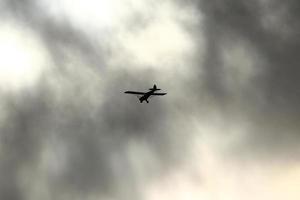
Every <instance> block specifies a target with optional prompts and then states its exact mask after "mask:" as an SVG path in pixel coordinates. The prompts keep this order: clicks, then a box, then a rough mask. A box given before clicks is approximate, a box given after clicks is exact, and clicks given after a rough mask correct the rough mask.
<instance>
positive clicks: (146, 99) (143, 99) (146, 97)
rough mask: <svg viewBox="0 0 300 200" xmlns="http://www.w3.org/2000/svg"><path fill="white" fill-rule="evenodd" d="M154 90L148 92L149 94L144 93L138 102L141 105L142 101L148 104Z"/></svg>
mask: <svg viewBox="0 0 300 200" xmlns="http://www.w3.org/2000/svg"><path fill="white" fill-rule="evenodd" d="M155 91H156V90H150V91H149V92H146V93H145V94H144V95H143V96H141V97H140V98H139V100H140V102H141V103H143V101H146V102H147V103H149V101H148V98H149V97H150V96H151V95H152V94H153V93H154V92H155Z"/></svg>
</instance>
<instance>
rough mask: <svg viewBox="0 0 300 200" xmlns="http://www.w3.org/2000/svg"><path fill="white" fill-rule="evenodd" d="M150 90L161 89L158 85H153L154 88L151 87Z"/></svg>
mask: <svg viewBox="0 0 300 200" xmlns="http://www.w3.org/2000/svg"><path fill="white" fill-rule="evenodd" d="M149 90H160V89H159V88H157V87H156V85H155V84H154V85H153V88H149Z"/></svg>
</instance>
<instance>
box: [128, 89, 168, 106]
mask: <svg viewBox="0 0 300 200" xmlns="http://www.w3.org/2000/svg"><path fill="white" fill-rule="evenodd" d="M157 90H160V89H158V88H157V87H156V85H155V84H154V85H153V88H149V91H148V92H135V91H126V92H124V93H126V94H137V95H142V96H141V97H139V96H138V98H139V100H140V102H141V103H143V101H146V102H147V103H149V101H148V98H149V97H150V96H162V95H166V94H167V93H155V91H157Z"/></svg>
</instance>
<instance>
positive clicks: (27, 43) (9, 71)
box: [0, 24, 46, 91]
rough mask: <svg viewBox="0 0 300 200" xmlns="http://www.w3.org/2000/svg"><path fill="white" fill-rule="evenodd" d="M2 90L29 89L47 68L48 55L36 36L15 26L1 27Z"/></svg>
mask: <svg viewBox="0 0 300 200" xmlns="http://www.w3.org/2000/svg"><path fill="white" fill-rule="evenodd" d="M0 54H1V59H0V71H1V73H0V89H1V90H5V91H7V90H15V89H21V88H24V87H28V86H30V85H32V84H34V82H35V81H36V80H37V79H38V78H39V76H40V75H41V73H42V71H43V68H44V67H45V61H46V53H45V50H44V49H43V47H42V46H41V44H40V43H39V41H38V40H36V39H35V38H34V34H33V33H31V32H30V31H28V30H26V29H23V27H19V26H16V25H15V24H5V25H2V26H0Z"/></svg>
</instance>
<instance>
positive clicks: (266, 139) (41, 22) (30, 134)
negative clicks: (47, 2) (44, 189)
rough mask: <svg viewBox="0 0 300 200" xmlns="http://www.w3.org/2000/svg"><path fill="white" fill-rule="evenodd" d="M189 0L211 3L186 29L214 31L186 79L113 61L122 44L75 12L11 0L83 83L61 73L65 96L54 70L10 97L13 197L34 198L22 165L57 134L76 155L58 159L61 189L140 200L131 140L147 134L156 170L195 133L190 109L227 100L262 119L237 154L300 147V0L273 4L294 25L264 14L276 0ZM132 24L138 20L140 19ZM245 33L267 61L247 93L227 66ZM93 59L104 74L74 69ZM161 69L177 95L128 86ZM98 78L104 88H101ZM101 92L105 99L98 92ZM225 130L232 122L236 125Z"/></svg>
mask: <svg viewBox="0 0 300 200" xmlns="http://www.w3.org/2000/svg"><path fill="white" fill-rule="evenodd" d="M189 4H190V5H193V4H194V5H195V6H198V7H199V10H200V11H201V12H202V13H203V16H204V20H203V27H201V31H199V32H197V31H198V30H197V28H199V27H193V28H191V27H186V28H189V29H188V30H189V31H190V32H192V33H191V35H193V36H195V35H196V34H197V33H199V37H200V32H201V33H202V32H203V33H204V39H205V41H206V42H205V43H206V49H205V53H204V62H203V63H202V62H200V61H199V63H198V62H196V63H195V66H196V67H195V68H193V69H192V74H199V76H198V77H197V78H196V79H191V80H188V81H186V82H180V81H178V79H176V78H175V77H174V79H173V80H172V81H166V80H163V77H164V75H161V74H160V73H159V72H158V71H157V70H144V69H140V70H137V69H135V68H133V69H134V70H129V67H128V69H124V68H122V69H120V70H111V71H110V70H109V69H107V68H105V67H102V66H105V64H106V63H107V61H108V59H110V58H111V57H113V56H114V54H118V53H119V52H115V51H113V50H112V49H110V48H109V47H107V46H105V45H101V44H97V43H95V41H94V38H91V37H90V36H88V35H87V34H85V33H84V32H83V31H82V30H79V29H78V27H77V26H76V25H75V24H72V23H71V22H70V21H68V19H64V20H62V21H59V22H58V21H55V20H53V18H51V17H50V16H48V15H47V14H46V13H44V12H43V9H44V8H42V7H41V5H40V4H38V3H37V1H33V0H27V1H16V0H15V1H12V0H7V1H4V3H3V4H2V5H1V6H3V7H2V10H5V11H6V12H5V13H4V14H2V16H3V17H5V18H6V19H10V18H14V20H17V21H18V22H20V23H21V24H23V25H24V26H26V27H28V28H30V29H32V30H33V31H35V33H37V34H38V35H39V37H40V38H41V39H42V41H43V43H44V45H45V46H46V47H47V50H48V51H49V52H50V54H51V56H52V59H53V62H54V65H55V66H54V68H55V69H54V70H53V71H54V73H56V74H59V76H61V77H63V78H64V79H65V80H67V81H66V82H67V83H68V84H70V83H71V84H70V85H71V86H70V87H68V86H67V85H68V84H64V83H65V82H62V84H60V83H59V84H58V85H59V88H60V89H61V90H62V91H63V92H62V93H63V95H62V97H60V98H61V99H58V100H57V99H56V98H57V97H56V95H57V93H58V92H57V91H56V90H55V89H53V88H52V86H51V85H50V84H49V82H48V81H49V79H50V78H51V77H50V76H52V75H53V74H50V73H49V74H45V76H44V77H43V78H42V80H41V81H40V82H39V86H37V87H36V88H34V89H32V91H23V92H21V93H20V94H18V95H16V96H8V97H7V98H4V99H3V100H2V102H1V103H4V105H5V108H6V111H7V113H8V114H7V118H6V119H5V124H4V125H2V126H1V129H0V132H1V152H2V153H1V164H0V173H1V174H3V176H2V178H1V181H0V198H1V199H16V200H18V199H26V191H25V190H26V188H27V187H29V188H30V187H34V186H30V185H29V186H27V187H25V189H24V186H23V185H22V183H21V182H20V176H21V175H20V174H23V173H28V174H31V173H34V172H33V171H34V170H35V169H36V168H37V166H39V165H41V156H42V153H43V151H44V149H45V148H46V147H45V144H46V143H47V142H49V141H52V142H50V144H51V147H47V148H50V149H51V151H54V150H55V149H59V148H63V149H65V152H64V153H63V152H60V153H58V154H62V155H61V156H62V157H63V160H64V163H65V164H64V165H63V166H61V169H59V170H57V171H59V173H58V174H59V175H58V176H54V175H51V173H50V172H49V171H51V169H50V168H51V167H49V169H45V171H46V174H50V175H48V176H50V177H48V178H46V179H45V180H44V181H45V182H46V185H47V186H48V189H49V191H50V192H51V193H53V195H52V197H53V198H54V199H63V197H64V194H68V195H70V196H72V195H74V196H80V197H82V198H86V197H87V196H88V195H90V194H98V193H101V194H103V195H104V196H112V197H115V198H119V199H140V194H139V192H140V191H139V190H138V188H139V185H140V184H144V183H145V182H143V181H144V180H141V179H142V178H141V177H140V176H139V173H140V172H137V170H136V167H137V166H135V164H134V163H133V161H132V160H130V159H131V158H130V156H129V155H128V154H130V153H129V152H128V151H129V150H128V149H129V148H130V147H131V146H130V145H131V143H132V142H133V141H134V142H136V143H138V144H139V145H140V146H139V145H138V147H139V148H141V149H138V151H139V150H140V151H141V152H136V153H140V154H138V155H140V156H141V158H140V162H141V163H140V165H141V166H142V173H143V176H145V177H146V178H145V177H143V178H145V179H146V180H147V181H149V180H151V178H152V177H153V176H154V177H155V176H158V175H159V174H160V173H163V172H166V171H168V169H170V167H172V166H174V164H178V163H180V161H181V160H182V158H184V156H185V153H186V151H185V150H186V149H187V148H188V146H189V144H187V142H188V141H189V140H188V139H190V137H191V135H192V134H191V133H187V132H189V130H190V129H189V128H190V127H189V123H191V122H190V121H189V120H190V119H191V118H194V119H197V120H199V123H200V124H201V121H200V120H202V119H205V118H209V116H210V115H209V113H210V111H211V110H213V111H216V110H217V111H218V114H220V115H221V118H222V119H223V120H224V121H225V122H228V123H235V119H237V118H239V117H241V119H240V118H239V120H244V121H248V124H250V125H249V127H250V128H249V129H248V130H247V135H246V136H245V137H243V138H242V139H241V140H239V142H238V145H234V146H230V147H228V148H229V149H231V150H232V149H233V152H234V153H233V154H234V155H237V157H240V156H241V155H242V156H245V155H247V154H248V155H249V154H250V155H249V157H252V156H253V157H255V159H257V155H259V154H263V155H266V157H267V158H270V155H271V154H274V152H276V154H275V155H273V156H272V158H274V157H275V158H276V157H280V158H286V157H287V156H289V157H291V159H296V158H297V154H296V153H295V152H299V151H298V148H297V143H298V141H299V139H300V135H299V133H298V130H299V126H298V125H297V122H298V121H299V118H300V110H299V109H300V107H299V103H298V102H299V100H300V99H299V78H298V77H299V69H298V68H297V64H298V61H299V56H297V52H299V51H298V50H299V37H298V35H297V33H299V27H298V26H296V24H297V23H296V22H297V20H298V19H299V12H298V9H297V8H299V5H300V4H299V3H297V1H289V3H284V2H276V1H274V2H272V3H270V4H271V5H272V6H274V7H276V8H284V9H285V10H286V12H285V14H284V15H282V16H280V17H279V19H282V20H283V21H284V22H286V23H285V24H286V27H287V28H288V30H289V31H288V34H286V33H282V32H280V26H281V24H280V22H278V24H277V23H275V25H277V26H279V28H278V29H268V28H266V27H265V26H264V25H263V21H262V19H263V16H264V14H268V13H267V12H271V11H274V9H271V10H265V9H264V8H263V6H264V4H261V3H259V1H253V2H248V1H230V0H228V1H216V0H213V1H212V0H210V1H206V0H202V1H198V2H193V1H189ZM138 14H141V13H138ZM271 14H272V15H273V13H271ZM276 14H277V13H276V12H275V13H274V15H276ZM136 20H137V19H133V21H136ZM137 21H139V22H136V23H139V26H138V27H139V28H143V27H144V26H147V23H150V22H149V19H148V18H147V19H141V20H137ZM150 21H151V20H150ZM128 24H130V26H131V25H132V21H130V22H128ZM141 24H142V25H143V26H141ZM202 29H203V30H202ZM238 40H239V41H242V44H243V45H242V46H243V47H244V48H248V47H249V48H251V49H253V50H254V51H255V53H256V54H258V55H259V56H258V57H256V56H253V52H249V54H251V56H253V57H251V58H257V59H259V60H258V62H260V61H261V63H263V66H261V65H260V64H259V65H258V66H255V67H256V68H257V67H258V68H259V67H262V68H263V69H262V73H260V72H259V75H258V76H254V78H253V79H251V81H250V82H249V84H250V85H247V86H244V85H241V84H240V83H238V82H236V84H235V85H236V87H235V88H234V89H235V90H237V91H238V92H234V91H233V92H232V88H231V87H230V86H229V85H228V81H227V80H228V75H224V71H226V69H224V65H225V64H224V58H223V57H222V49H224V48H225V49H226V48H228V49H230V46H229V45H228V44H235V43H236V42H237V41H238ZM198 48H200V47H198ZM70 51H72V52H75V54H76V55H79V56H80V58H78V59H79V60H81V59H82V60H83V61H84V62H83V63H84V65H83V66H80V67H79V68H74V70H69V69H68V68H67V67H65V65H66V63H67V62H68V59H69V58H67V53H66V52H70ZM233 59H238V58H235V57H233ZM255 64H256V62H255ZM88 68H93V69H97V70H95V71H94V72H95V73H99V77H101V78H103V79H104V80H102V82H101V81H100V79H101V78H99V80H98V79H97V80H94V78H93V77H89V76H88V75H87V77H84V78H83V77H81V76H78V77H79V78H78V77H77V76H73V75H74V74H73V73H71V72H70V71H73V72H74V73H75V75H77V74H76V73H78V74H85V72H86V70H87V69H88ZM104 68H105V69H104ZM98 69H99V70H98ZM105 70H107V71H105ZM203 70H204V73H203ZM201 73H203V74H204V75H203V74H201ZM200 74H201V75H200ZM49 77H50V78H49ZM200 77H201V79H200ZM202 78H204V81H203V80H202ZM231 78H232V77H231ZM81 79H82V80H81ZM55 80H56V79H55ZM87 80H88V81H87ZM153 80H155V82H156V83H157V84H158V85H162V84H160V82H162V83H168V82H169V83H168V86H173V87H172V89H174V91H179V92H174V91H170V89H169V91H168V92H169V94H168V95H170V96H171V97H172V98H169V99H168V100H166V99H160V100H158V101H152V102H151V104H149V105H147V104H139V103H138V101H136V99H135V98H136V97H134V96H125V95H124V94H123V92H124V90H128V89H132V90H135V89H136V90H144V89H146V88H147V87H149V86H150V85H152V84H153ZM174 80H175V81H174ZM234 80H235V79H234ZM98 81H99V82H98ZM203 82H204V88H203V87H202V84H203ZM233 83H235V82H234V81H233ZM200 85H201V86H200ZM163 86H164V85H162V88H165V87H163ZM178 88H179V89H178ZM88 89H90V90H92V91H93V95H92V96H91V95H90V94H89V93H88V92H87V90H88ZM176 89H177V90H176ZM98 93H99V94H98ZM237 94H238V95H237ZM185 95H186V96H185ZM98 98H99V102H97V101H95V99H96V100H97V99H98ZM95 102H96V103H95ZM206 115H208V116H206ZM199 116H201V117H199ZM239 120H236V121H239ZM182 124H183V125H182ZM187 124H188V125H187ZM184 125H186V127H185V126H184ZM191 126H192V125H191ZM212 126H213V125H212ZM224 127H226V126H224ZM221 132H222V133H221V134H223V133H226V129H224V130H222V131H221ZM196 134H198V133H196ZM199 134H210V133H205V132H204V131H203V132H201V133H199ZM221 134H220V135H221ZM224 135H226V134H223V135H222V136H220V139H222V137H224ZM53 138H56V139H53ZM57 141H59V142H57ZM134 142H133V143H134ZM175 143H176V144H175ZM231 145H232V144H231ZM60 146H63V147H60ZM178 147H179V148H180V149H178ZM135 148H137V147H135ZM142 150H144V151H146V152H147V151H150V153H149V154H151V155H153V156H154V157H155V159H154V160H150V159H149V160H150V161H145V160H147V158H148V157H147V156H149V155H146V153H145V152H143V151H142ZM244 152H246V153H244ZM249 152H250V153H249ZM144 154H145V155H144ZM143 156H144V157H145V158H143ZM242 156H241V157H242ZM55 157H59V155H55ZM264 158H265V157H264ZM153 165H155V166H156V167H153ZM32 184H33V183H32ZM70 198H72V197H70Z"/></svg>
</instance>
